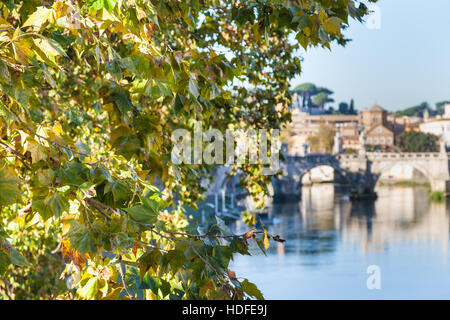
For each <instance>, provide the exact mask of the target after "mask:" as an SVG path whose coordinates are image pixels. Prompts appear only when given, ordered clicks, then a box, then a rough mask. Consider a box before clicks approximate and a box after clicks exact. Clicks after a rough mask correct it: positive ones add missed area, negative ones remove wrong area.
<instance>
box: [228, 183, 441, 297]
mask: <svg viewBox="0 0 450 320" xmlns="http://www.w3.org/2000/svg"><path fill="white" fill-rule="evenodd" d="M376 191H377V193H378V199H377V200H375V201H371V202H360V203H358V204H353V205H352V202H351V201H349V200H346V199H345V197H343V193H341V192H339V191H337V188H335V187H334V185H333V184H318V185H313V186H311V187H304V188H303V191H302V199H301V200H300V201H299V202H298V203H286V204H280V205H277V206H274V207H273V209H272V210H271V212H270V215H271V220H272V223H270V224H269V225H267V227H268V231H269V233H270V234H273V235H277V234H278V235H280V236H281V237H282V238H284V239H286V242H285V243H273V242H272V244H271V247H270V248H269V249H268V252H267V256H264V255H263V254H262V253H258V250H257V249H256V248H253V247H252V248H251V252H252V256H236V258H235V261H234V262H233V263H232V265H231V266H230V269H232V270H233V271H235V272H236V274H237V276H238V278H248V279H249V280H250V281H252V282H254V283H255V284H257V285H258V287H259V288H260V289H261V291H262V292H263V294H264V297H265V298H266V299H450V257H449V252H448V250H449V225H450V222H449V212H450V206H449V204H448V203H447V204H446V203H430V202H429V200H428V195H427V190H426V189H425V188H417V187H416V188H413V187H379V188H378V189H377V190H376ZM233 229H234V230H235V231H236V232H238V233H239V232H245V231H246V230H247V227H246V226H245V225H244V224H243V223H242V222H241V221H237V222H236V223H235V224H234V225H233ZM369 266H372V267H371V268H375V269H369V271H370V273H368V268H369ZM373 266H375V267H373ZM373 270H376V271H375V272H374V271H373ZM374 277H376V278H374ZM368 279H369V280H370V281H369V285H368V284H367V282H368ZM369 288H371V289H369Z"/></svg>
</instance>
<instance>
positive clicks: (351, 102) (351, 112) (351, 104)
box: [348, 98, 357, 114]
mask: <svg viewBox="0 0 450 320" xmlns="http://www.w3.org/2000/svg"><path fill="white" fill-rule="evenodd" d="M348 113H349V114H356V113H357V112H356V110H355V101H354V100H353V98H352V99H351V100H350V107H349V111H348Z"/></svg>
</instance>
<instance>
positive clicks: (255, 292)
mask: <svg viewBox="0 0 450 320" xmlns="http://www.w3.org/2000/svg"><path fill="white" fill-rule="evenodd" d="M241 287H242V290H244V292H245V293H247V294H248V295H249V296H252V297H255V298H256V299H258V300H264V297H263V295H262V293H261V291H259V289H258V287H257V286H256V285H255V284H254V283H251V282H250V281H248V280H247V279H244V281H242V282H241Z"/></svg>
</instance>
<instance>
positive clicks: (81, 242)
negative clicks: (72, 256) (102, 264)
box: [69, 221, 97, 253]
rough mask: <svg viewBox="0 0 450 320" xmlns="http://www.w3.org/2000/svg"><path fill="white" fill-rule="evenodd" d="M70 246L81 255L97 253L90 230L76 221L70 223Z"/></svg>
mask: <svg viewBox="0 0 450 320" xmlns="http://www.w3.org/2000/svg"><path fill="white" fill-rule="evenodd" d="M69 238H70V245H71V247H73V248H74V249H75V250H77V251H78V252H80V253H95V252H96V251H97V250H96V247H95V242H94V239H95V238H94V237H93V235H92V234H91V232H90V231H89V229H88V228H87V227H85V226H83V225H81V224H79V223H78V222H76V221H72V222H71V223H70V231H69Z"/></svg>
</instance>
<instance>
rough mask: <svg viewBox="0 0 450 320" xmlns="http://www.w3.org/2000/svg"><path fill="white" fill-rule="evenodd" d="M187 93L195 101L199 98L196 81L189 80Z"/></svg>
mask: <svg viewBox="0 0 450 320" xmlns="http://www.w3.org/2000/svg"><path fill="white" fill-rule="evenodd" d="M189 92H190V93H191V94H192V96H193V97H194V98H195V99H197V98H198V96H199V92H198V86H197V81H195V80H194V79H192V78H189Z"/></svg>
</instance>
